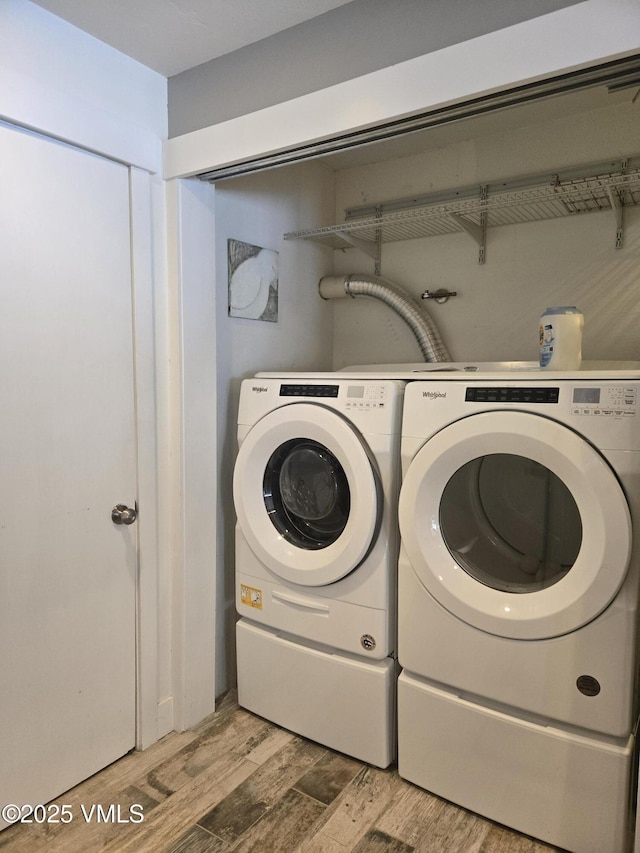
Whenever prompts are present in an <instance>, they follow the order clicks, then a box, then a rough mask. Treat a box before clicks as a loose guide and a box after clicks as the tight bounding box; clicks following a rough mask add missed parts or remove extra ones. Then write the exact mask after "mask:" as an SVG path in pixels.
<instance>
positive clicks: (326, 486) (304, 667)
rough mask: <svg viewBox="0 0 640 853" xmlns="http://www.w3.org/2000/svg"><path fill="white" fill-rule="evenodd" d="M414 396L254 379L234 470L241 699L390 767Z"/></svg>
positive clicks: (318, 382)
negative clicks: (403, 483) (403, 491)
mask: <svg viewBox="0 0 640 853" xmlns="http://www.w3.org/2000/svg"><path fill="white" fill-rule="evenodd" d="M403 391H404V383H402V382H397V381H389V380H387V381H378V380H375V379H372V378H367V379H362V380H354V379H344V378H341V377H339V376H338V375H331V374H330V375H327V376H324V377H323V378H320V379H318V378H314V379H308V378H307V376H306V375H304V374H302V375H298V376H295V375H291V374H288V375H287V377H286V378H282V379H279V378H262V377H260V378H256V379H253V380H246V381H245V382H243V384H242V388H241V395H240V407H239V416H238V440H239V445H240V448H239V453H238V458H237V461H236V465H235V470H234V502H235V506H236V513H237V517H238V523H237V527H236V609H237V611H238V613H239V615H240V616H241V620H240V622H239V623H238V627H237V642H238V651H237V663H238V699H239V702H240V705H242V706H243V707H246V708H248V709H249V710H251V711H253V712H255V713H257V714H259V715H261V716H264V717H266V718H267V719H270V720H272V721H273V722H275V723H276V724H278V725H282V726H284V727H286V728H288V729H291V730H292V731H295V732H296V733H298V734H300V735H303V736H304V737H308V738H310V739H312V740H316V741H318V742H320V743H323V744H325V745H326V746H329V747H331V748H333V749H336V750H339V751H341V752H345V753H347V754H348V755H352V756H353V757H356V758H359V759H361V760H363V761H367V762H369V763H371V764H375V765H377V766H381V767H386V766H387V765H388V764H390V763H391V761H392V760H393V758H394V756H395V713H394V709H395V677H394V675H395V671H396V663H395V651H396V629H395V613H396V571H397V555H398V535H397V496H398V486H399V441H400V418H401V407H402V396H403Z"/></svg>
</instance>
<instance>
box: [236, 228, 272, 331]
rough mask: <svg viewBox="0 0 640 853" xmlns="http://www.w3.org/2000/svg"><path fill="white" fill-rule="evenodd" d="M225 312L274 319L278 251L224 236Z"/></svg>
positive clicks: (249, 317) (248, 317)
mask: <svg viewBox="0 0 640 853" xmlns="http://www.w3.org/2000/svg"><path fill="white" fill-rule="evenodd" d="M227 247H228V265H229V316H230V317H244V318H245V319H247V320H266V321H267V322H269V323H277V322H278V253H277V252H274V251H273V250H271V249H262V248H260V246H252V245H251V244H250V243H242V242H240V240H228V241H227Z"/></svg>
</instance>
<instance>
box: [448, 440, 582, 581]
mask: <svg viewBox="0 0 640 853" xmlns="http://www.w3.org/2000/svg"><path fill="white" fill-rule="evenodd" d="M440 530H441V533H442V538H443V539H444V541H445V544H446V546H447V548H448V549H449V552H450V553H451V555H452V556H453V558H454V559H455V560H456V562H457V563H458V565H460V566H461V567H462V568H463V569H464V570H465V571H466V572H467V573H468V574H469V575H471V577H473V578H475V579H476V580H478V581H480V583H483V584H485V585H486V586H490V587H492V588H493V589H497V590H502V591H503V592H521V593H527V592H534V591H535V590H540V589H545V588H546V587H549V586H552V585H553V584H555V583H557V582H558V581H559V580H561V578H563V577H564V576H565V575H566V574H567V573H568V572H569V571H571V569H572V568H573V566H574V564H575V562H576V559H577V557H578V554H579V552H580V546H581V544H582V522H581V520H580V511H579V509H578V505H577V504H576V502H575V500H574V498H573V496H572V494H571V492H570V491H569V489H568V488H567V486H566V485H565V484H564V483H563V481H562V480H561V479H560V478H559V477H558V476H557V475H556V474H554V473H553V471H551V470H549V468H547V467H545V466H544V465H542V464H541V463H540V462H536V461H535V460H533V459H529V458H528V457H526V456H519V455H516V454H514V453H491V454H486V455H484V456H479V457H477V458H475V459H472V460H471V461H470V462H467V463H465V464H464V465H462V466H461V467H460V468H458V470H457V471H456V472H455V474H453V476H452V477H451V479H450V480H449V482H448V483H447V484H446V486H445V487H444V490H443V492H442V499H441V501H440Z"/></svg>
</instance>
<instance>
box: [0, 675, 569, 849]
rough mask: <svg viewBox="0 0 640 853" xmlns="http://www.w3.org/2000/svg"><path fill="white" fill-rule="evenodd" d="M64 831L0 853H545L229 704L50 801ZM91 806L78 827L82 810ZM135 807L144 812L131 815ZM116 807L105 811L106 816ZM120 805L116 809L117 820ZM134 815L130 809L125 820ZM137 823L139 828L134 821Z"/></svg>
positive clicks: (19, 841)
mask: <svg viewBox="0 0 640 853" xmlns="http://www.w3.org/2000/svg"><path fill="white" fill-rule="evenodd" d="M55 802H56V803H58V804H67V805H68V806H70V809H69V810H68V813H70V814H72V815H73V819H72V820H71V822H69V823H66V824H65V823H43V824H35V823H34V824H16V825H15V826H11V827H9V828H8V829H6V830H5V831H4V832H1V833H0V851H2V853H40V851H45V850H46V851H47V853H76V851H77V853H93V852H94V851H107V853H224V851H231V850H233V851H239V853H250V851H253V852H254V853H348V851H353V853H412V851H416V853H549V851H555V850H557V849H558V848H554V847H549V846H547V845H545V844H541V843H540V842H536V841H535V840H533V839H531V838H528V837H526V836H523V835H519V834H518V833H516V832H512V831H510V830H508V829H506V828H505V827H502V826H498V825H496V824H493V823H491V822H490V821H487V820H484V819H483V818H480V817H478V816H477V815H474V814H472V813H471V812H467V811H465V810H464V809H461V808H458V807H456V806H454V805H452V804H451V803H448V802H445V801H444V800H441V799H439V798H438V797H435V796H432V795H431V794H429V793H427V792H426V791H423V790H421V789H419V788H417V787H415V786H413V785H411V784H409V783H407V782H405V781H403V780H402V779H401V778H400V777H399V776H398V773H397V771H396V770H395V769H394V768H393V767H392V768H390V769H387V770H379V769H378V768H375V767H371V766H369V765H366V764H363V763H362V762H360V761H355V760H353V759H351V758H348V757H346V756H344V755H341V754H339V753H336V752H332V751H331V750H329V749H326V748H325V747H322V746H319V745H318V744H316V743H312V742H311V741H307V740H304V739H303V738H300V737H297V736H296V735H294V734H291V733H290V732H287V731H284V730H282V729H280V728H278V727H277V726H274V725H272V724H271V723H268V722H266V721H265V720H263V719H261V718H259V717H256V716H254V715H253V714H251V713H249V712H247V711H245V710H243V709H241V708H239V707H238V705H237V702H236V696H235V693H234V692H233V691H231V692H230V693H228V694H227V695H226V696H225V697H224V698H223V699H222V700H221V701H220V703H219V707H218V709H217V710H216V713H215V714H213V715H212V716H211V717H209V718H207V719H206V720H204V721H203V722H202V723H200V725H198V726H197V727H195V728H194V729H192V730H190V731H188V732H182V733H177V732H173V733H172V734H169V735H167V736H166V737H165V738H163V739H162V740H161V741H159V742H158V743H156V744H154V745H153V746H151V747H150V748H149V749H147V750H145V751H144V752H133V753H130V754H129V755H126V756H125V757H124V758H122V759H120V760H119V761H117V762H116V763H115V764H112V765H111V766H109V767H107V768H106V769H105V770H103V771H101V772H100V773H97V774H96V775H95V776H92V777H91V778H90V779H87V780H86V781H85V782H83V783H82V784H80V785H78V786H77V787H76V788H73V789H72V790H71V791H69V792H67V793H66V794H64V795H63V796H62V797H59V798H58V800H56V801H55ZM98 805H100V806H101V807H102V812H101V815H102V817H103V819H102V820H98V819H97V818H98V813H97V808H95V809H94V811H93V815H92V816H91V819H90V820H86V819H85V817H84V815H83V812H82V806H84V809H85V812H86V813H87V816H89V815H90V809H91V806H96V807H97V806H98ZM133 805H136V806H139V807H141V808H131V807H132V806H133ZM110 806H114V808H113V809H112V810H111V812H109V807H110ZM116 806H119V812H118V811H116V808H115V807H116ZM130 809H131V811H130ZM140 814H142V815H143V820H141V821H139V822H133V821H131V822H130V821H129V818H133V819H134V820H137V819H138V817H139V815H140Z"/></svg>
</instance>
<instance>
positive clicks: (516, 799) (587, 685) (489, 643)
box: [398, 370, 640, 853]
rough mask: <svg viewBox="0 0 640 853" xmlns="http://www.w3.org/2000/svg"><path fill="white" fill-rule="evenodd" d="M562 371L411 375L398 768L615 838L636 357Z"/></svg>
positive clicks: (638, 454) (621, 831) (620, 785)
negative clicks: (415, 378)
mask: <svg viewBox="0 0 640 853" xmlns="http://www.w3.org/2000/svg"><path fill="white" fill-rule="evenodd" d="M561 376H562V378H558V377H557V376H554V374H541V373H540V372H537V373H536V372H532V373H531V374H528V373H526V372H525V373H522V374H520V375H517V376H516V375H514V374H513V373H496V374H489V373H487V374H480V375H479V378H474V379H471V378H469V377H460V375H459V374H458V375H455V374H452V375H451V377H448V378H447V379H444V378H442V377H441V378H436V379H433V380H431V381H419V382H414V383H411V384H409V385H408V386H407V390H406V393H405V405H404V418H403V429H402V432H403V435H402V468H403V484H402V488H401V494H400V499H399V524H400V530H401V552H400V558H399V604H398V609H399V613H398V622H399V645H398V648H399V661H400V665H401V667H402V669H403V671H402V673H401V675H400V678H399V684H398V768H399V772H400V775H401V776H403V777H404V778H406V779H408V780H409V781H411V782H414V783H415V784H417V785H420V786H421V787H423V788H426V789H427V790H429V791H432V792H434V793H436V794H438V795H439V796H442V797H445V798H446V799H449V800H452V801H454V802H456V803H459V804H460V805H462V806H464V807H465V808H468V809H471V810H472V811H476V812H478V813H480V814H482V815H485V816H487V817H489V818H491V819H492V820H495V821H498V822H500V823H503V824H506V825H507V826H510V827H513V828H515V829H517V830H519V831H521V832H524V833H526V834H528V835H533V836H535V837H537V838H540V839H542V840H544V841H547V842H550V843H552V844H555V845H558V846H560V847H563V848H566V849H568V850H572V851H577V852H578V853H586V851H593V853H596V851H602V850H607V851H610V853H622V851H624V850H626V849H627V846H626V845H627V843H628V833H629V801H630V794H631V790H632V782H631V780H632V776H633V756H634V733H635V728H636V724H637V716H638V708H637V700H636V691H637V681H638V679H637V670H638V659H637V657H638V656H637V628H636V623H637V616H638V586H639V575H640V559H639V548H638V542H637V527H638V524H640V428H639V422H638V418H639V417H640V371H637V370H626V371H624V370H623V371H592V372H590V373H588V374H583V373H581V372H578V373H576V374H575V375H573V376H570V375H568V374H561ZM585 377H588V378H585ZM634 525H635V528H636V532H635V536H634Z"/></svg>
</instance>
